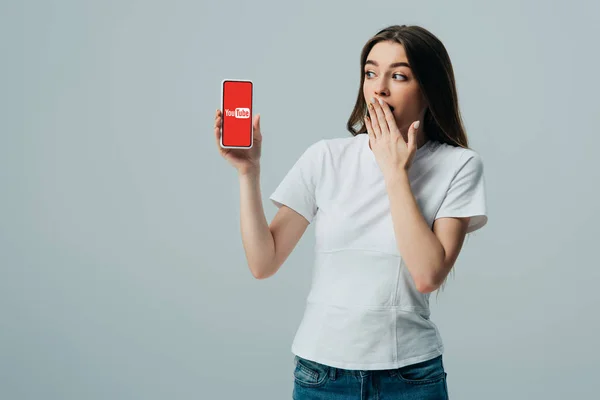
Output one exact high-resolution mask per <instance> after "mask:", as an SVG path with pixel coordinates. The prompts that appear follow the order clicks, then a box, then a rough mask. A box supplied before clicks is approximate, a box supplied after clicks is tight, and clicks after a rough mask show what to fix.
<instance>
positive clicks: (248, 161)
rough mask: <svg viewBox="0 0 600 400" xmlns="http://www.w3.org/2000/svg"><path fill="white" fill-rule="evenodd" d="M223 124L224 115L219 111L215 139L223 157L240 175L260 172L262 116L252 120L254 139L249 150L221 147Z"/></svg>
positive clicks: (216, 117)
mask: <svg viewBox="0 0 600 400" xmlns="http://www.w3.org/2000/svg"><path fill="white" fill-rule="evenodd" d="M222 124H223V113H222V111H221V110H217V112H216V114H215V138H216V140H217V148H218V149H219V153H221V156H222V157H223V158H224V159H225V160H227V161H228V162H229V163H230V164H231V165H232V166H233V167H234V168H235V169H236V170H237V171H238V173H239V174H240V175H245V174H248V173H252V172H257V171H259V170H260V153H261V142H262V133H261V131H260V114H256V115H255V116H254V117H253V118H252V127H253V129H254V135H253V136H254V137H253V141H252V147H251V148H249V149H224V148H222V147H221V127H222Z"/></svg>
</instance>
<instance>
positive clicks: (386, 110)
mask: <svg viewBox="0 0 600 400" xmlns="http://www.w3.org/2000/svg"><path fill="white" fill-rule="evenodd" d="M378 100H379V106H380V107H377V110H381V113H382V114H383V119H384V120H385V124H386V125H387V127H388V131H389V132H390V133H391V132H392V127H394V126H395V125H396V119H395V118H394V114H392V110H391V109H390V105H389V104H388V103H386V102H385V101H383V100H381V99H378ZM381 113H378V115H381ZM382 122H383V121H382Z"/></svg>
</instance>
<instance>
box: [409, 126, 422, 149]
mask: <svg viewBox="0 0 600 400" xmlns="http://www.w3.org/2000/svg"><path fill="white" fill-rule="evenodd" d="M420 124H421V123H420V121H415V122H413V123H412V124H411V125H410V128H408V143H407V145H408V148H409V149H412V148H414V147H416V145H417V130H418V129H419V125H420Z"/></svg>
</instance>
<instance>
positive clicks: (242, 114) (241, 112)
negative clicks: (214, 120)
mask: <svg viewBox="0 0 600 400" xmlns="http://www.w3.org/2000/svg"><path fill="white" fill-rule="evenodd" d="M225 116H227V117H235V118H242V119H244V118H250V109H249V108H241V107H238V108H236V109H235V110H233V111H231V110H228V109H225Z"/></svg>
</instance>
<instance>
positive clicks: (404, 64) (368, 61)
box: [365, 60, 410, 68]
mask: <svg viewBox="0 0 600 400" xmlns="http://www.w3.org/2000/svg"><path fill="white" fill-rule="evenodd" d="M367 64H372V65H374V66H376V67H378V66H379V64H377V62H376V61H373V60H367V61H366V62H365V65H367ZM396 67H408V68H410V65H408V63H405V62H396V63H393V64H390V68H396Z"/></svg>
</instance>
